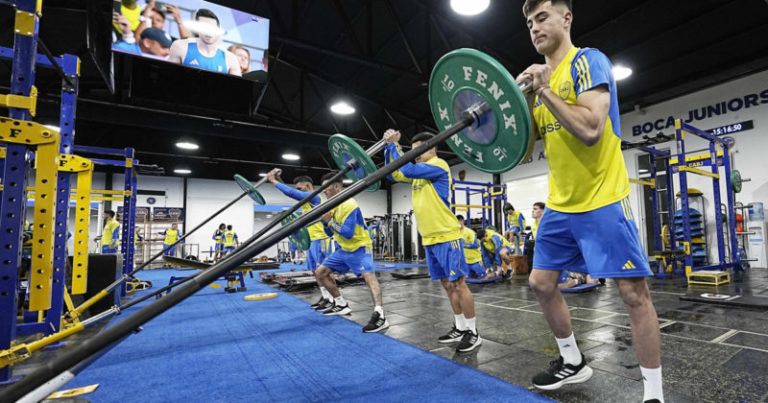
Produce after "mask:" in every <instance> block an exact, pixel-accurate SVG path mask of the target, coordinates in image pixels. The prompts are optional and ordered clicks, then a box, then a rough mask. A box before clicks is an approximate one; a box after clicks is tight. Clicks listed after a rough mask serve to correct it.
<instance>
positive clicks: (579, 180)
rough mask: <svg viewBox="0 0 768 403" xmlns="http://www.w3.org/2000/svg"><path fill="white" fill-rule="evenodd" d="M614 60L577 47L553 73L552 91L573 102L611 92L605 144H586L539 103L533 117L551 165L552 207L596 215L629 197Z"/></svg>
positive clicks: (549, 202) (603, 141)
mask: <svg viewBox="0 0 768 403" xmlns="http://www.w3.org/2000/svg"><path fill="white" fill-rule="evenodd" d="M611 68H612V67H611V62H610V61H609V60H608V58H607V57H606V56H605V55H604V54H603V53H601V52H600V51H598V50H596V49H590V48H585V49H580V48H576V47H573V48H571V50H570V51H569V52H568V54H567V55H566V56H565V58H564V59H563V61H562V62H561V63H560V65H559V66H558V67H557V69H555V71H554V72H553V73H552V77H551V79H550V81H549V85H550V88H551V90H552V91H553V92H554V93H555V94H558V95H559V96H560V98H562V99H563V100H565V102H566V103H568V104H571V105H573V104H576V101H577V97H578V96H579V95H580V94H582V93H584V92H586V91H588V90H590V89H593V88H596V87H600V86H603V87H606V88H607V89H608V90H609V91H610V96H611V106H610V110H609V112H608V117H607V118H606V120H607V121H606V124H605V129H604V130H603V134H602V136H601V137H600V140H599V141H598V142H597V143H596V144H595V145H593V146H591V147H590V146H587V145H586V144H584V143H583V142H582V141H581V140H579V139H578V138H577V137H576V136H574V135H573V134H571V133H569V132H568V131H567V130H566V129H565V127H564V126H563V125H562V124H561V123H560V122H559V121H558V120H557V118H555V116H554V115H553V114H552V113H551V112H550V111H549V109H547V107H546V105H544V104H543V103H542V101H541V100H540V99H538V98H537V99H536V103H535V104H534V107H533V117H534V119H535V121H536V124H537V125H538V129H539V135H540V136H541V138H542V139H543V141H544V151H545V153H546V155H547V162H548V163H549V170H550V172H549V198H548V200H547V207H549V208H551V209H552V210H556V211H561V212H566V213H580V212H586V211H592V210H595V209H598V208H600V207H604V206H607V205H609V204H612V203H615V202H617V201H619V200H622V199H624V198H625V197H627V196H628V195H629V190H630V188H629V179H628V176H627V167H626V165H625V163H624V156H623V154H622V153H621V133H620V130H621V129H620V125H619V103H618V97H617V94H616V82H615V81H614V79H613V74H612V72H611Z"/></svg>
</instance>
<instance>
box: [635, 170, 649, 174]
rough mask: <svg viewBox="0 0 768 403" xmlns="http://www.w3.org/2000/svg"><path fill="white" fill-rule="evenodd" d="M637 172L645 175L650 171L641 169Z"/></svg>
mask: <svg viewBox="0 0 768 403" xmlns="http://www.w3.org/2000/svg"><path fill="white" fill-rule="evenodd" d="M637 172H639V173H641V174H644V173H646V172H648V170H647V169H640V170H638V171H637Z"/></svg>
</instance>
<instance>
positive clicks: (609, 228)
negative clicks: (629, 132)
mask: <svg viewBox="0 0 768 403" xmlns="http://www.w3.org/2000/svg"><path fill="white" fill-rule="evenodd" d="M571 10H572V8H571V2H570V1H569V0H551V1H550V0H526V2H525V4H524V6H523V13H524V15H525V16H526V19H527V24H528V29H529V31H530V36H531V40H532V41H533V46H534V47H535V48H536V51H537V52H538V53H539V54H541V55H543V56H544V57H545V60H546V64H534V65H532V66H530V67H528V68H527V69H526V70H525V71H523V73H521V74H520V75H519V76H518V77H517V82H518V83H522V82H526V81H532V82H533V85H532V88H533V89H534V90H533V92H532V93H529V94H528V95H527V96H526V100H527V102H528V105H529V108H530V111H531V114H532V117H533V119H532V120H533V125H532V133H533V136H536V135H537V134H539V135H540V136H541V137H542V138H543V140H544V150H545V152H546V154H547V163H548V164H549V168H550V175H549V187H550V194H549V200H548V201H547V207H546V210H545V212H544V216H543V217H542V219H541V224H540V226H539V229H538V233H537V235H536V253H535V255H534V258H533V271H532V273H531V276H530V284H531V287H532V288H533V290H534V291H535V292H536V296H537V298H538V300H539V304H540V305H541V308H542V311H543V312H544V316H545V317H546V319H547V322H549V326H550V328H551V329H552V331H553V332H554V334H555V337H556V338H557V344H558V346H559V348H560V358H559V359H558V360H555V361H553V362H552V363H551V366H550V368H549V369H548V370H547V371H545V372H542V373H540V374H538V375H536V376H535V377H534V378H533V384H534V386H536V387H537V388H540V389H547V390H551V389H557V388H559V387H561V386H562V385H564V384H568V383H579V382H585V381H586V380H588V379H589V378H590V377H591V376H592V370H591V369H590V368H589V367H588V366H587V365H586V361H585V358H584V355H583V354H581V352H580V351H579V349H578V347H577V345H576V340H575V338H574V336H573V333H572V331H571V318H570V314H569V312H568V306H567V305H566V302H565V299H564V298H563V296H562V294H561V293H560V292H559V290H558V288H557V281H558V278H559V277H560V273H561V271H562V270H563V269H568V270H572V271H577V272H581V273H584V274H591V275H592V276H593V277H601V278H602V277H606V278H615V279H616V284H617V285H618V287H619V291H620V293H621V297H622V299H623V300H624V303H625V304H626V306H627V311H628V312H629V316H630V319H631V323H632V335H633V342H634V346H635V351H636V353H637V356H638V359H639V361H640V370H641V372H642V375H643V384H644V388H645V393H644V397H643V399H644V400H645V401H646V402H663V401H664V396H663V393H662V385H661V359H660V343H661V342H660V334H659V322H658V318H657V316H656V310H655V309H654V307H653V303H652V302H651V297H650V293H649V291H648V286H647V284H646V283H645V279H644V278H643V277H645V276H650V275H652V273H651V270H650V268H649V265H648V260H647V258H646V255H645V252H644V251H643V248H642V246H641V244H640V239H639V237H638V235H637V227H636V225H635V221H634V219H633V217H632V210H631V207H630V204H629V198H628V196H629V192H630V187H629V179H628V176H627V169H626V165H625V163H624V157H623V155H622V153H621V137H620V133H619V129H620V125H619V106H618V97H617V93H616V83H615V81H614V79H613V75H612V73H611V63H610V61H609V60H608V58H607V57H606V56H605V55H604V54H603V53H601V52H599V51H598V50H596V49H589V48H585V49H580V48H577V47H575V46H573V44H572V42H571V38H570V29H571V24H572V22H573V13H572V11H571Z"/></svg>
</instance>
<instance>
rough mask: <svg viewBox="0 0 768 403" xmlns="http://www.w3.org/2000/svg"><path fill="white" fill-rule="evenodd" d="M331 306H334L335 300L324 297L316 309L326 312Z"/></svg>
mask: <svg viewBox="0 0 768 403" xmlns="http://www.w3.org/2000/svg"><path fill="white" fill-rule="evenodd" d="M331 307H333V302H332V301H329V300H327V299H324V300H323V303H322V304H320V305H318V306H316V307H315V310H316V311H321V312H325V311H326V310H327V309H328V308H331Z"/></svg>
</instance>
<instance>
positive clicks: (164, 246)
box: [163, 244, 176, 256]
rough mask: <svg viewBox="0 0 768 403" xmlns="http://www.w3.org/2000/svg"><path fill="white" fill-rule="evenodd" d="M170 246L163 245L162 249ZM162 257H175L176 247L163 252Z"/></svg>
mask: <svg viewBox="0 0 768 403" xmlns="http://www.w3.org/2000/svg"><path fill="white" fill-rule="evenodd" d="M169 245H170V244H163V249H165V248H167V247H168V246H169ZM163 255H165V256H176V245H173V246H172V247H171V249H168V250H166V251H165V252H163Z"/></svg>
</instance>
